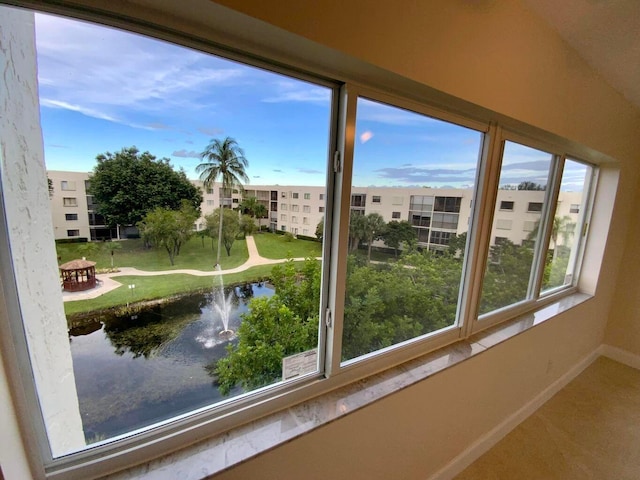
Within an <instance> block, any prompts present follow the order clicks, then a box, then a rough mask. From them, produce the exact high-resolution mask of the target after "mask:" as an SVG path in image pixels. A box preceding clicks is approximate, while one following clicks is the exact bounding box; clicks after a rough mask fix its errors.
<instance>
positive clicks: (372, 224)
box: [363, 213, 386, 262]
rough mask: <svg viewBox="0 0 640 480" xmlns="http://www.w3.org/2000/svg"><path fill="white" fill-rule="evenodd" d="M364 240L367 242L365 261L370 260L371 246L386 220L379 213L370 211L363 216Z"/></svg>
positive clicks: (380, 232)
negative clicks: (364, 222) (364, 221)
mask: <svg viewBox="0 0 640 480" xmlns="http://www.w3.org/2000/svg"><path fill="white" fill-rule="evenodd" d="M365 219H366V224H365V228H364V238H363V239H364V240H366V242H367V261H368V262H370V261H371V246H372V245H373V242H374V241H375V240H377V239H378V238H380V236H381V235H382V232H383V231H384V227H385V226H386V222H385V221H384V218H382V215H380V214H379V213H370V214H369V215H367V216H366V217H365Z"/></svg>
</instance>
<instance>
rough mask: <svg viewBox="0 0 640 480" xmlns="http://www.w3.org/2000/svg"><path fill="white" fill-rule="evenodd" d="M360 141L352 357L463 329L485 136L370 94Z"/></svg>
mask: <svg viewBox="0 0 640 480" xmlns="http://www.w3.org/2000/svg"><path fill="white" fill-rule="evenodd" d="M356 136H357V139H356V146H355V152H354V167H353V185H352V188H351V193H352V195H351V218H350V226H349V232H350V239H349V257H348V267H347V268H348V271H347V275H348V276H347V282H346V284H347V285H346V298H345V314H344V332H343V339H342V359H343V360H349V359H353V358H356V357H359V356H361V355H365V354H368V353H370V352H373V351H375V350H379V349H381V348H385V347H388V346H391V345H394V344H397V343H399V342H403V341H405V340H409V339H412V338H415V337H418V336H421V335H425V334H427V333H431V332H434V331H437V330H440V329H443V328H445V327H448V326H451V325H453V324H454V323H455V321H456V311H457V307H458V293H459V290H460V282H461V276H462V265H463V255H464V251H465V245H466V239H467V229H468V225H469V217H470V212H471V199H472V198H473V194H474V184H475V176H476V170H477V161H478V152H479V150H480V145H481V140H482V134H481V133H479V132H476V131H473V130H469V129H467V128H464V127H460V126H457V125H453V124H450V123H447V122H443V121H440V120H435V119H432V118H429V117H426V116H424V115H419V114H416V113H413V112H409V111H406V110H401V109H399V108H396V107H392V106H389V105H383V104H380V103H377V102H373V101H371V100H366V99H363V98H360V99H358V110H357V120H356ZM374 199H375V201H374Z"/></svg>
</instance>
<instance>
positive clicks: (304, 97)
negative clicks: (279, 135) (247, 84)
mask: <svg viewBox="0 0 640 480" xmlns="http://www.w3.org/2000/svg"><path fill="white" fill-rule="evenodd" d="M272 85H273V86H274V87H275V90H276V92H275V93H274V94H273V95H272V96H269V97H266V98H263V99H262V101H263V102H265V103H280V102H304V103H323V104H326V103H327V102H329V100H330V99H331V91H330V90H329V89H328V88H325V87H319V86H316V85H311V84H308V83H305V82H292V81H278V82H275V83H273V84H272Z"/></svg>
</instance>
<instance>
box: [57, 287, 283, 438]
mask: <svg viewBox="0 0 640 480" xmlns="http://www.w3.org/2000/svg"><path fill="white" fill-rule="evenodd" d="M273 293H274V292H273V289H271V288H270V287H267V286H265V285H264V284H247V285H243V286H237V287H232V288H227V289H225V297H226V298H227V299H228V300H229V301H230V303H231V305H232V308H231V313H230V315H229V329H230V330H233V331H237V329H238V327H239V325H240V323H241V314H242V313H244V312H246V311H247V309H248V307H247V304H248V302H249V300H250V299H251V298H252V297H256V296H270V295H273ZM216 297H217V296H216ZM213 298H214V296H213V294H211V293H208V294H197V295H189V296H186V297H182V298H180V299H179V300H176V301H173V302H171V303H167V304H163V305H157V306H154V307H151V308H149V309H147V310H145V311H142V312H139V313H137V314H136V315H133V316H131V315H126V316H109V317H105V316H101V318H100V319H99V320H94V321H93V322H89V323H88V324H86V325H85V326H83V327H82V328H74V329H72V330H70V331H69V342H70V347H71V355H72V358H73V369H74V374H75V380H76V388H77V392H78V399H79V403H80V413H81V416H82V422H83V427H84V432H85V438H86V440H87V443H93V442H96V441H100V440H104V439H107V438H111V437H113V436H116V435H120V434H124V433H128V432H131V431H133V430H136V429H138V428H142V427H146V426H148V425H151V424H153V423H156V422H159V421H162V420H166V419H169V418H172V417H174V416H176V415H179V414H181V413H186V412H189V411H191V410H194V409H197V408H199V407H204V406H207V405H211V404H213V403H216V402H218V401H220V400H222V399H223V398H225V397H222V396H221V395H220V393H219V392H218V388H217V387H216V385H215V378H213V377H212V376H211V375H209V374H208V373H207V370H206V368H205V367H206V366H207V365H209V364H212V363H213V362H215V361H216V360H218V359H220V358H222V357H223V356H225V355H226V347H227V345H228V344H229V343H231V342H235V341H236V339H235V336H231V337H229V336H225V335H220V333H221V332H222V330H223V329H224V328H223V326H222V321H221V318H220V311H219V309H217V308H215V304H214V301H213ZM239 393H242V392H241V390H240V389H238V390H236V391H232V392H231V394H230V395H229V396H233V395H237V394H239Z"/></svg>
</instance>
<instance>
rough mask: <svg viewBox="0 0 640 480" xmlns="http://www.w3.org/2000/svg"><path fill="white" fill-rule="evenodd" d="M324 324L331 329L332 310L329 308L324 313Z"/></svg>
mask: <svg viewBox="0 0 640 480" xmlns="http://www.w3.org/2000/svg"><path fill="white" fill-rule="evenodd" d="M324 324H325V325H326V326H327V328H331V309H330V308H327V309H326V310H325V312H324Z"/></svg>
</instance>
